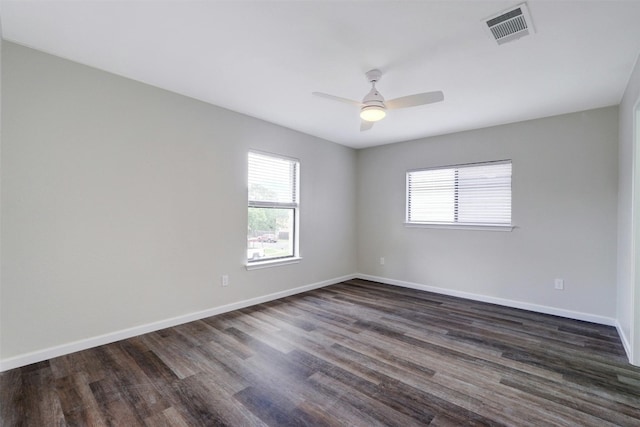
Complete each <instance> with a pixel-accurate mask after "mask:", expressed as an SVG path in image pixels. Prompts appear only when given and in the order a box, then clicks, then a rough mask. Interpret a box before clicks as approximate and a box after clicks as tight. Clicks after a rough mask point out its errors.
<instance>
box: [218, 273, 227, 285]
mask: <svg viewBox="0 0 640 427" xmlns="http://www.w3.org/2000/svg"><path fill="white" fill-rule="evenodd" d="M220 285H222V286H229V275H227V274H223V275H222V276H221V277H220Z"/></svg>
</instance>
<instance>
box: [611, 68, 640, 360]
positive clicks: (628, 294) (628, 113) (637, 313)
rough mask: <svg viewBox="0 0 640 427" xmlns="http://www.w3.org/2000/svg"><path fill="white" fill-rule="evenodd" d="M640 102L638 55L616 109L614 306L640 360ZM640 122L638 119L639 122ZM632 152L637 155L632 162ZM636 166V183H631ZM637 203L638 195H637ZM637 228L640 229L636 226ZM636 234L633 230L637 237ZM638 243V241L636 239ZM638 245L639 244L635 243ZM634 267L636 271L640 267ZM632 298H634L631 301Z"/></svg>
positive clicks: (625, 337) (629, 344) (629, 345)
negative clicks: (639, 115)
mask: <svg viewBox="0 0 640 427" xmlns="http://www.w3.org/2000/svg"><path fill="white" fill-rule="evenodd" d="M638 102H640V57H639V60H638V61H636V66H635V68H634V70H633V73H632V74H631V78H630V79H629V83H628V85H627V89H626V91H625V93H624V96H623V98H622V102H621V103H620V113H619V117H620V119H619V136H620V138H619V150H620V153H619V170H620V171H619V181H618V186H619V191H618V290H617V308H618V321H619V323H620V329H621V332H622V335H623V340H624V341H625V344H626V346H627V351H630V352H631V353H632V355H633V357H632V362H633V363H635V364H640V327H638V328H636V329H635V336H634V329H633V323H634V319H639V318H640V274H639V275H638V276H637V277H636V283H634V282H633V276H632V271H633V263H634V262H637V261H638V259H639V258H638V257H636V260H634V259H633V250H632V243H633V242H632V239H633V236H632V232H633V227H632V216H633V207H632V201H633V193H634V191H635V192H636V197H639V196H640V177H639V176H638V170H637V168H638V163H637V162H638V161H637V156H638V153H639V151H638V150H640V147H639V146H637V143H636V146H635V147H634V141H633V139H634V129H633V127H634V123H633V121H634V119H633V116H634V114H636V113H635V108H636V105H638ZM638 126H640V122H639V123H638ZM634 156H635V158H636V160H635V163H634ZM634 168H635V177H636V178H635V179H636V182H635V186H634ZM638 203H639V204H640V199H638ZM636 209H637V212H636V215H640V209H638V206H636ZM635 224H636V227H638V226H640V218H637V219H636V223H635ZM639 230H640V229H639ZM637 238H638V236H637V234H636V239H637ZM637 243H640V242H636V244H637ZM637 247H639V248H640V245H639V246H637ZM638 267H640V266H637V267H636V271H637V272H640V269H639V268H638ZM634 298H635V301H634Z"/></svg>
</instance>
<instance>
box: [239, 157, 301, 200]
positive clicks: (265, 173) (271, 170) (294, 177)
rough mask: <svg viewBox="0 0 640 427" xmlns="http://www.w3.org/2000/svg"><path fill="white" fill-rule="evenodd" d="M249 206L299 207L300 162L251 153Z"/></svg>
mask: <svg viewBox="0 0 640 427" xmlns="http://www.w3.org/2000/svg"><path fill="white" fill-rule="evenodd" d="M248 176H249V206H273V207H297V206H298V162H297V161H296V160H292V159H286V158H281V157H274V156H270V155H266V154H261V153H256V152H249V175H248Z"/></svg>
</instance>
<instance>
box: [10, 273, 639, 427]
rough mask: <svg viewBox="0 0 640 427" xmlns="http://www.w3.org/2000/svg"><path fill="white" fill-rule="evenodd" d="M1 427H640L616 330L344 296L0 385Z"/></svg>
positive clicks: (294, 300)
mask: <svg viewBox="0 0 640 427" xmlns="http://www.w3.org/2000/svg"><path fill="white" fill-rule="evenodd" d="M0 416H1V418H0V424H1V425H2V426H38V427H40V426H64V425H69V426H137V425H141V426H143V425H146V426H214V425H229V426H262V425H270V426H290V425H291V426H298V425H300V426H302V425H308V426H324V425H327V426H336V425H349V426H382V425H384V426H418V425H421V426H424V425H434V426H467V425H473V426H476V425H492V426H501V425H508V426H556V425H557V426H598V427H602V426H613V425H618V426H640V369H639V368H636V367H633V366H631V365H629V364H628V363H627V362H626V358H625V356H624V351H623V348H622V345H621V343H620V339H619V337H618V335H617V333H616V330H615V329H614V328H612V327H607V326H602V325H596V324H591V323H587V322H580V321H574V320H569V319H564V318H559V317H554V316H547V315H542V314H536V313H532V312H528V311H523V310H517V309H511V308H505V307H500V306H496V305H491V304H485V303H478V302H472V301H468V300H462V299H457V298H453V297H448V296H442V295H437V294H432V293H427V292H421V291H416V290H411V289H404V288H398V287H393V286H387V285H382V284H379V283H374V282H368V281H364V280H358V279H356V280H351V281H348V282H344V283H340V284H337V285H334V286H330V287H326V288H322V289H318V290H314V291H311V292H307V293H304V294H299V295H295V296H292V297H288V298H284V299H281V300H278V301H272V302H269V303H266V304H261V305H258V306H254V307H250V308H247V309H243V310H238V311H234V312H230V313H227V314H223V315H219V316H214V317H210V318H206V319H203V320H200V321H196V322H192V323H188V324H185V325H181V326H177V327H173V328H168V329H164V330H161V331H157V332H153V333H149V334H146V335H142V336H139V337H136V338H132V339H128V340H124V341H120V342H117V343H113V344H109V345H104V346H101V347H97V348H93V349H90V350H85V351H81V352H78V353H74V354H70V355H67V356H62V357H58V358H55V359H51V360H48V361H45V362H41V363H37V364H34V365H30V366H26V367H23V368H19V369H14V370H11V371H7V372H4V373H2V374H0Z"/></svg>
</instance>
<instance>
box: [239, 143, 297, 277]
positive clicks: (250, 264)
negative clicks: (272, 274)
mask: <svg viewBox="0 0 640 427" xmlns="http://www.w3.org/2000/svg"><path fill="white" fill-rule="evenodd" d="M251 154H256V155H258V156H263V157H270V158H273V159H278V160H284V161H287V162H291V163H292V164H293V165H295V167H294V172H293V173H294V176H293V180H292V185H293V188H292V198H293V201H292V202H285V203H283V202H276V201H273V202H272V201H261V200H251V199H250V195H251V192H250V183H249V174H250V158H251ZM246 176H247V224H248V221H249V218H248V215H249V209H251V208H258V209H260V208H264V209H291V210H292V216H293V218H292V219H291V226H292V230H291V236H290V239H291V241H292V242H291V244H292V254H291V255H285V256H278V257H269V258H260V259H257V260H253V259H249V257H248V250H249V246H250V245H249V236H248V235H247V245H246V248H245V249H246V251H245V252H246V253H247V258H246V259H245V262H246V268H247V270H253V269H260V268H267V267H272V266H278V265H286V264H293V263H297V262H299V261H300V260H301V259H302V258H301V257H300V255H299V234H300V232H299V230H300V160H299V159H297V158H294V157H289V156H285V155H282V154H276V153H270V152H265V151H260V150H254V149H249V150H248V152H247V175H246ZM276 231H277V230H276Z"/></svg>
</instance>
